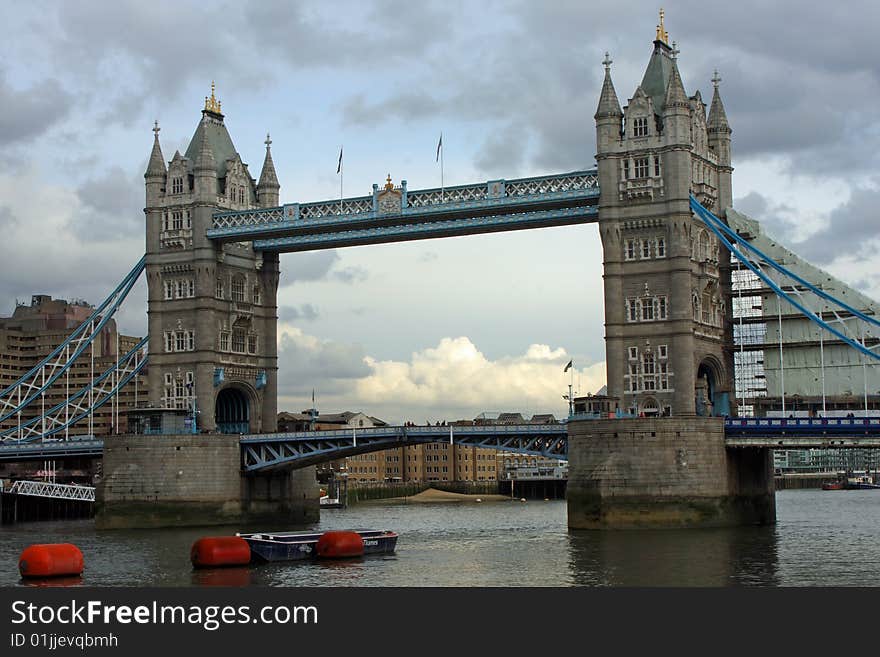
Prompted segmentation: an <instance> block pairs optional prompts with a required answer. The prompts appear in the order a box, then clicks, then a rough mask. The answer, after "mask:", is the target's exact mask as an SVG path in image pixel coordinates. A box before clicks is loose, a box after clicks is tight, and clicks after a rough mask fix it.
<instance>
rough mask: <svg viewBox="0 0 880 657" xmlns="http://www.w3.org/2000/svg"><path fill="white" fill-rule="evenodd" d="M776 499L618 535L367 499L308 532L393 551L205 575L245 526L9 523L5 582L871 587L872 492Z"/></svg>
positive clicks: (546, 510)
mask: <svg viewBox="0 0 880 657" xmlns="http://www.w3.org/2000/svg"><path fill="white" fill-rule="evenodd" d="M776 502H777V517H778V524H777V525H776V526H775V527H739V528H731V529H704V530H641V531H617V532H614V531H601V532H592V531H577V532H569V531H568V530H567V528H566V507H565V502H563V501H559V502H556V501H550V502H543V501H530V502H528V503H525V504H521V503H519V502H516V503H512V502H498V503H488V502H487V503H483V504H469V505H466V504H451V505H421V506H420V505H416V504H408V505H397V506H391V505H386V504H375V505H366V504H364V505H359V506H356V507H351V508H348V509H337V510H333V511H330V512H326V513H325V512H322V518H321V523H320V524H319V525H316V526H315V527H314V529H315V530H317V531H325V530H328V529H351V528H388V529H393V530H395V531H397V532H398V533H399V534H400V539H399V540H398V543H397V552H396V554H395V555H393V556H391V557H380V556H378V555H377V556H367V557H363V558H361V559H353V560H351V559H347V560H344V561H320V562H316V561H311V560H309V561H302V562H291V563H275V564H263V565H253V566H251V567H248V568H223V569H209V570H204V571H194V570H193V568H192V564H191V563H190V559H189V556H190V548H191V546H192V544H193V542H194V541H195V540H196V539H198V538H200V537H202V536H222V535H231V534H234V533H235V532H236V531H242V530H244V529H245V528H243V527H209V528H204V527H202V528H185V529H164V530H119V531H102V532H99V531H96V530H95V528H94V524H93V523H92V522H91V521H88V520H75V521H61V522H42V523H23V524H20V525H13V526H10V525H4V526H3V528H2V529H0V586H79V585H85V586H460V587H468V586H653V587H665V586H676V587H679V586H742V585H757V586H804V585H811V586H876V585H878V581H877V564H878V563H880V491H837V492H827V491H782V492H780V493H778V494H777V496H776ZM254 529H255V530H260V529H262V530H267V529H285V527H277V528H271V527H262V528H259V527H258V528H254ZM289 529H293V528H292V527H291V528H289ZM33 543H73V544H74V545H77V546H78V547H79V548H80V550H81V551H82V553H83V556H84V559H85V571H84V572H83V574H82V577H81V578H76V579H75V580H73V581H72V580H70V579H69V578H64V579H62V580H41V581H34V582H29V581H27V582H26V581H23V580H22V579H21V577H20V575H19V572H18V558H19V555H20V554H21V551H22V550H23V549H24V548H25V547H27V546H28V545H31V544H33Z"/></svg>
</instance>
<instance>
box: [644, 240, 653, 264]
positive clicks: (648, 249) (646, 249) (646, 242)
mask: <svg viewBox="0 0 880 657" xmlns="http://www.w3.org/2000/svg"><path fill="white" fill-rule="evenodd" d="M650 257H651V240H642V260H647V259H648V258H650Z"/></svg>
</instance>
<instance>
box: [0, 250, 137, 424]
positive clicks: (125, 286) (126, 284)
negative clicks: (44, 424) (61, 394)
mask: <svg viewBox="0 0 880 657" xmlns="http://www.w3.org/2000/svg"><path fill="white" fill-rule="evenodd" d="M145 260H146V259H145V258H144V259H142V260H141V262H140V263H139V264H138V266H137V267H136V268H135V269H133V270H132V271H131V273H129V275H128V276H126V278H125V281H123V283H121V284H120V285H119V287H117V288H116V290H115V291H114V294H113V295H111V296H110V297H108V298H107V300H106V301H105V302H104V303H103V304H101V309H105V307H106V306H107V305H108V303H109V301H110V299H112V298H113V296H114V295H116V294H117V292H118V293H119V294H118V296H117V298H116V300H115V301H114V302H113V304H112V305H111V306H110V307H109V312H107V313H106V314H105V315H104V316H103V317H101V321H99V322H98V323H97V324H96V325H95V328H94V332H93V333H92V336H91V337H90V338H89V339H88V340H86V341H85V342H83V343H82V344H81V345H80V346H79V347H77V349H76V351H74V352H73V354H72V355H71V356H70V357H69V358H68V361H67V363H66V364H65V365H64V367H62V368H60V369H59V370H58V371H57V372H55V373H54V374H53V375H52V376H50V377H49V378H48V379H47V380H46V381H45V382H44V383H43V385H42V386H41V387H39V388H37V389H36V390H34V391H33V392H32V393H31V394H30V396H28V397H27V398H25V399H24V400H22V401H21V402H20V403H19V404H18V406H16V407H15V408H13V409H12V410H10V411H8V412H7V413H6V414H4V415H2V416H0V422H2V421H3V420H6V419H8V418H10V417H12V416H13V415H15V414H16V413H18V412H19V411H20V410H21V409H23V408H25V407H26V406H27V405H28V404H30V403H31V402H32V401H34V400H35V399H36V398H37V397H39V396H40V394H42V393H43V392H45V391H46V390H47V389H48V388H49V387H50V386H51V385H52V384H53V383H55V381H56V380H57V379H58V378H59V377H60V376H61V375H62V374H64V373H65V372H66V371H67V370H68V369H69V368H70V367H71V366H72V365H73V363H74V362H75V361H76V359H77V358H79V357H80V355H82V353H83V352H84V351H85V350H86V347H88V346H89V345H91V344H92V342H94V340H95V338H96V337H97V336H98V335H100V333H101V331H102V330H103V328H104V326H105V325H106V324H107V322H109V321H110V320H111V319H112V318H113V315H114V314H115V313H116V311H117V310H118V309H119V306H120V305H122V302H123V301H125V298H126V297H127V296H128V293H129V292H131V288H132V287H134V284H135V283H136V282H137V279H138V277H139V276H140V273H141V272H142V271H143V268H144V267H143V263H144V262H145ZM135 272H136V273H135ZM120 290H121V291H120ZM97 314H98V311H97V310H96V311H95V313H93V314H92V317H91V318H90V319H88V320H86V321H85V322H83V324H82V325H80V329H82V330H85V329H84V328H83V327H86V326H88V324H89V322H91V321H92V318H94V317H96V316H97ZM80 329H78V331H79V330H80ZM76 334H77V333H76V332H75V333H74V334H73V335H71V336H70V337H68V338H67V340H65V341H64V342H63V343H62V344H61V346H60V347H58V348H57V349H56V350H55V351H53V352H52V354H54V355H57V354H59V353H60V352H61V350H62V349H63V348H64V347H65V346H67V345H68V344H69V343H70V341H71V340H72V339H73V338H74V336H75V335H76ZM51 357H52V355H50V356H48V357H47V358H46V359H44V360H43V364H45V363H46V362H48V360H49V359H50V358H51ZM40 367H41V365H37V366H36V367H34V368H33V369H32V370H31V371H30V372H29V373H28V374H26V375H25V376H23V377H21V378H20V379H19V381H18V383H17V384H13V385H12V386H10V387H9V388H7V389H6V390H4V391H3V393H0V396H2V395H3V394H6V393H7V392H8V391H10V390H12V389H13V388H15V386H16V385H20V384H21V382H22V381H23V380H24V379H26V378H27V377H28V375H30V374H33V373H36V372H37V371H38V370H39V368H40Z"/></svg>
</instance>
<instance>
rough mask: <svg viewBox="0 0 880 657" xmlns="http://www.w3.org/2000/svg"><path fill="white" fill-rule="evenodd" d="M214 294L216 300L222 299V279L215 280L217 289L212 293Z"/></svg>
mask: <svg viewBox="0 0 880 657" xmlns="http://www.w3.org/2000/svg"><path fill="white" fill-rule="evenodd" d="M214 294H215V295H216V296H217V298H218V299H222V298H223V279H222V278H218V279H217V288H216V290H215V291H214Z"/></svg>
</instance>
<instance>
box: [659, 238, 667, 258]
mask: <svg viewBox="0 0 880 657" xmlns="http://www.w3.org/2000/svg"><path fill="white" fill-rule="evenodd" d="M657 257H658V258H665V257H666V239H665V238H663V237H658V238H657Z"/></svg>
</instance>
